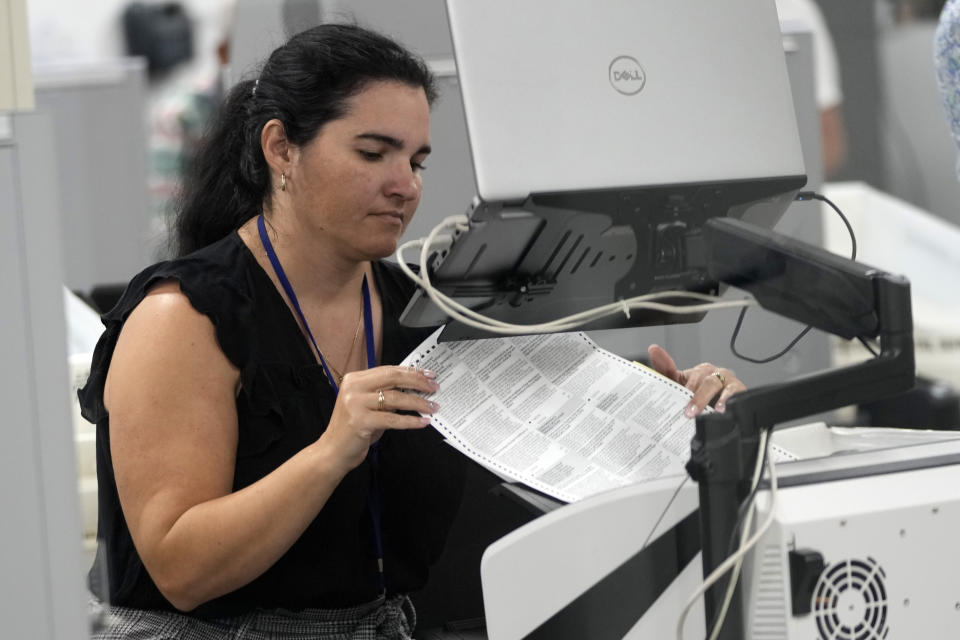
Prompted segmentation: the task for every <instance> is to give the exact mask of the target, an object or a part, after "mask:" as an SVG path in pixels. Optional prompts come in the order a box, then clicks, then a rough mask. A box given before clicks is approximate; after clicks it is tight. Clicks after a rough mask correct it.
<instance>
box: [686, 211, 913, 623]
mask: <svg viewBox="0 0 960 640" xmlns="http://www.w3.org/2000/svg"><path fill="white" fill-rule="evenodd" d="M704 233H705V241H706V245H707V247H708V271H709V272H710V273H711V275H712V276H713V277H715V278H716V279H718V280H719V281H721V282H726V283H728V284H732V285H734V286H737V287H739V288H741V289H744V290H746V291H749V292H751V293H753V294H754V296H755V297H756V298H757V300H758V301H759V302H760V304H761V306H763V307H764V308H766V309H768V310H770V311H773V312H775V313H778V314H780V315H784V316H786V317H790V318H793V319H796V320H799V321H801V322H805V323H808V324H812V325H813V326H815V327H817V328H820V329H822V330H824V331H827V332H829V333H833V334H835V335H838V336H842V337H845V338H848V339H849V338H871V339H873V338H878V339H879V344H880V353H879V355H878V356H877V357H876V358H873V359H871V360H867V361H865V362H861V363H858V364H854V365H850V366H845V367H841V368H837V369H833V370H828V371H823V372H818V373H814V374H809V375H806V376H803V377H800V378H796V379H793V380H790V381H786V382H782V383H777V384H771V385H766V386H763V387H759V388H755V389H751V390H748V391H745V392H743V393H741V394H738V395H737V396H735V397H733V398H731V399H730V401H729V402H728V403H727V409H726V411H725V413H722V414H721V413H711V414H709V415H701V416H700V417H698V418H697V421H696V435H695V436H694V439H693V441H692V443H691V459H690V462H689V463H688V467H687V468H688V471H689V472H690V475H691V476H692V477H693V478H694V480H696V481H697V482H698V483H699V493H700V529H701V540H702V544H703V571H704V576H707V575H709V574H710V573H711V572H712V571H713V570H714V569H715V568H716V567H717V566H718V565H719V564H720V563H722V562H723V560H724V559H725V557H726V555H727V546H728V543H729V540H730V536H731V535H733V532H734V528H735V526H736V521H737V513H738V508H739V505H740V502H741V501H742V500H743V499H744V497H745V496H746V493H747V491H748V490H749V487H748V484H749V479H750V475H751V470H752V467H753V464H754V462H755V460H756V456H757V455H760V454H761V452H759V451H758V446H759V437H760V433H761V432H762V431H763V430H769V429H772V428H773V427H774V426H775V425H776V424H779V423H782V422H784V421H787V420H792V419H795V418H801V417H803V416H807V415H811V414H814V413H818V412H822V411H828V410H832V409H836V408H839V407H843V406H847V405H851V404H856V403H860V402H864V401H868V400H874V399H877V398H881V397H885V396H888V395H891V394H895V393H898V392H902V391H906V390H908V389H910V388H911V387H912V386H913V384H914V374H915V369H914V354H913V323H912V317H911V309H910V285H909V283H908V282H907V281H906V280H905V279H904V278H902V277H899V276H893V275H890V274H887V273H883V272H881V271H878V270H875V269H871V268H869V267H866V266H864V265H861V264H858V263H856V262H853V261H852V260H845V259H842V258H839V257H837V256H835V255H833V254H830V253H828V252H826V251H823V250H822V249H819V248H817V247H813V246H810V245H806V244H804V243H802V242H799V241H796V240H793V239H791V238H787V237H786V236H782V235H780V234H777V233H774V232H771V231H767V230H764V229H760V228H757V227H754V226H752V225H748V224H745V223H742V222H740V221H737V220H732V219H728V218H718V219H714V220H710V221H708V222H707V224H706V225H705V227H704ZM726 587H727V580H726V579H722V580H720V581H718V582H717V583H716V584H715V585H714V586H713V587H712V588H711V589H710V591H708V592H707V594H706V615H707V620H708V621H711V620H712V619H713V618H714V616H715V614H716V612H717V610H718V609H719V608H720V606H721V603H722V600H723V596H724V593H725V591H726ZM740 604H741V594H740V593H739V587H738V591H737V592H736V593H735V595H734V598H733V600H732V602H731V609H730V611H729V612H728V614H727V616H726V619H725V622H724V625H723V628H722V630H721V633H720V636H719V637H720V638H724V639H732V638H744V637H745V636H744V629H743V618H742V609H741V606H740Z"/></svg>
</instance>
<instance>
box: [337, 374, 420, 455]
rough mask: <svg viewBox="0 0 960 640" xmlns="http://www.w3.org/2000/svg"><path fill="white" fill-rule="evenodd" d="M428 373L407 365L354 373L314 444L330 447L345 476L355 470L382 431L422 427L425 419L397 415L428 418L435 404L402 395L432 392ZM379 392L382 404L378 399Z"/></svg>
mask: <svg viewBox="0 0 960 640" xmlns="http://www.w3.org/2000/svg"><path fill="white" fill-rule="evenodd" d="M435 377H436V375H435V374H434V373H433V372H432V371H427V370H424V369H414V368H410V367H399V366H382V367H375V368H373V369H367V370H365V371H353V372H351V373H348V374H347V375H345V376H344V377H343V381H342V382H341V383H340V393H339V394H338V396H337V402H336V404H335V405H334V407H333V415H332V416H331V417H330V423H329V424H328V425H327V429H326V431H324V433H323V435H321V436H320V439H319V440H318V444H319V443H326V444H328V445H329V446H330V453H331V455H332V456H333V459H334V460H337V461H339V463H340V464H342V465H343V471H344V473H346V472H347V471H349V470H350V469H353V468H354V467H356V466H358V465H359V464H360V463H361V462H363V459H364V458H365V457H366V455H367V450H368V449H370V446H371V445H372V444H373V443H375V442H376V441H377V440H379V439H380V436H381V435H382V434H383V431H384V429H422V428H423V427H425V426H427V425H428V424H430V418H428V417H420V416H410V415H403V414H400V413H397V411H416V412H418V413H423V414H428V415H430V414H433V413H435V412H436V411H437V408H438V406H437V404H436V403H435V402H431V401H430V400H428V399H427V398H424V397H421V396H420V395H417V394H415V393H407V391H419V392H422V393H425V394H428V395H429V394H431V393H433V392H434V391H436V390H437V389H439V386H438V385H437V383H436V380H435V379H434V378H435ZM381 393H382V398H383V400H382V401H381Z"/></svg>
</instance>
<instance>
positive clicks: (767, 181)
mask: <svg viewBox="0 0 960 640" xmlns="http://www.w3.org/2000/svg"><path fill="white" fill-rule="evenodd" d="M447 10H448V15H449V20H450V28H451V34H452V37H453V43H454V54H455V58H456V64H457V70H458V75H459V81H460V86H461V93H462V97H463V103H464V112H465V116H466V122H467V129H468V133H469V139H470V147H471V155H472V158H473V164H474V169H475V177H476V181H477V199H476V200H475V202H474V203H473V205H471V207H470V210H469V216H470V230H469V232H467V233H462V234H458V235H457V237H456V239H455V242H454V243H453V244H452V246H451V247H449V249H447V250H444V251H441V252H438V255H437V256H436V260H435V262H434V263H433V265H432V266H433V269H432V273H431V276H432V277H431V279H432V281H433V282H434V283H435V284H436V285H437V286H438V288H440V289H441V290H442V291H444V292H445V293H447V294H448V295H451V296H452V297H454V298H455V299H458V301H461V302H463V303H464V304H466V305H467V306H470V307H471V308H476V309H477V310H480V311H482V312H483V313H485V314H487V315H490V316H492V317H495V318H498V319H502V320H508V321H512V322H519V323H533V322H539V321H544V320H551V319H555V318H557V317H560V316H563V315H567V314H570V313H574V312H576V311H581V310H584V309H587V308H591V307H593V306H596V305H598V304H602V303H608V302H611V301H614V300H617V299H622V298H629V297H631V296H635V295H639V294H642V293H647V292H652V291H660V290H670V289H678V288H682V289H694V290H699V291H706V292H716V291H718V290H719V285H717V283H716V282H711V281H710V280H709V278H708V277H707V276H706V272H705V269H704V268H703V267H704V264H703V253H704V252H703V247H702V236H701V234H700V229H701V227H702V225H703V223H704V221H705V220H706V219H708V218H710V217H714V216H724V215H732V216H736V217H742V218H744V219H747V220H748V221H751V222H755V223H758V224H760V225H762V226H766V227H769V226H772V225H773V223H775V222H776V220H777V219H778V218H779V216H780V214H781V213H782V212H783V210H784V209H785V208H786V206H787V204H789V202H790V200H791V199H792V196H793V193H794V192H795V191H796V190H797V189H799V188H800V187H801V186H803V184H804V183H805V181H806V177H805V175H804V165H803V157H802V152H801V148H800V141H799V136H798V133H797V124H796V116H795V114H794V111H793V102H792V97H791V94H790V87H789V81H788V77H787V71H786V64H785V59H784V52H783V46H782V41H781V34H780V27H779V22H778V19H777V13H776V8H775V6H774V4H773V3H772V2H767V1H765V0H730V1H728V2H723V3H717V2H712V1H710V0H689V1H687V2H683V3H665V2H653V1H637V0H616V1H613V0H610V1H608V2H603V3H600V4H587V3H585V2H582V1H576V0H551V1H549V2H548V1H542V2H534V1H528V2H523V3H514V2H510V1H509V0H491V1H489V2H483V3H477V2H471V1H470V0H447ZM699 317H701V316H699V315H695V314H689V315H684V316H679V317H674V316H669V317H668V316H664V315H663V314H652V313H636V314H632V317H631V318H630V319H629V320H628V319H627V318H626V317H622V318H619V319H613V320H609V321H605V322H604V323H599V324H593V325H590V326H589V327H588V328H591V329H597V328H611V327H613V326H624V325H625V324H629V325H641V324H663V323H666V322H675V321H691V320H696V319H698V318H699ZM445 319H446V316H445V314H443V313H442V312H440V311H439V310H438V309H436V307H434V306H433V304H432V303H431V302H430V301H429V300H428V299H427V298H426V297H425V296H423V295H417V296H415V297H414V299H413V300H412V301H411V303H410V305H409V306H408V308H407V310H406V312H405V314H404V317H403V321H404V322H405V323H406V324H409V325H429V324H437V323H439V322H443V321H444V320H445ZM479 335H484V334H483V333H482V332H478V331H477V330H474V329H468V328H466V327H463V326H461V325H459V324H458V323H451V325H449V326H448V329H447V331H446V333H445V339H453V338H454V337H474V336H479Z"/></svg>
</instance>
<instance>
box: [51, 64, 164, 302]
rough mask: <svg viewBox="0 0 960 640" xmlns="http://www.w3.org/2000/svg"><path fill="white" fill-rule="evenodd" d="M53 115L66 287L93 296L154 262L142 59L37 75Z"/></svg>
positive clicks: (54, 186)
mask: <svg viewBox="0 0 960 640" xmlns="http://www.w3.org/2000/svg"><path fill="white" fill-rule="evenodd" d="M35 82H36V89H37V109H38V110H39V111H42V112H45V113H49V114H50V115H51V117H52V118H51V122H52V126H53V134H54V137H53V142H54V148H55V152H54V154H52V156H51V164H52V165H53V166H55V167H56V168H57V173H58V175H59V180H58V182H52V181H51V182H49V183H48V188H49V189H50V190H51V191H54V192H56V193H57V194H58V197H59V199H60V200H59V204H58V206H59V209H60V210H61V211H62V218H61V223H60V225H59V226H60V230H61V231H60V232H61V243H62V246H63V265H64V272H63V276H62V277H63V281H64V283H65V284H66V285H67V286H68V287H69V288H70V289H73V290H79V291H83V292H89V291H90V289H91V288H92V287H93V286H94V285H97V284H115V283H123V282H126V281H127V280H129V279H130V278H131V277H132V276H133V275H134V274H136V273H137V272H138V271H140V270H141V269H142V268H144V267H145V266H147V265H148V264H149V263H150V262H152V261H153V258H154V255H155V253H156V250H157V248H158V246H159V245H160V244H161V242H162V237H161V236H156V237H155V236H154V235H153V233H154V228H153V227H152V225H151V222H152V216H151V212H150V210H149V201H148V191H147V119H146V113H147V109H146V71H145V67H144V63H143V61H142V60H140V59H126V60H116V61H105V62H102V63H97V64H82V65H76V66H70V67H66V68H63V67H58V68H51V67H42V68H38V69H37V70H36V71H35Z"/></svg>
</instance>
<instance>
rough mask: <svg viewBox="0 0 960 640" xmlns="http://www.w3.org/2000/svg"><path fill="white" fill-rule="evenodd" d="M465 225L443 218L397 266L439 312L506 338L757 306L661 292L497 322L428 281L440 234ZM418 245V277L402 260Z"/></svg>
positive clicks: (411, 244)
mask: <svg viewBox="0 0 960 640" xmlns="http://www.w3.org/2000/svg"><path fill="white" fill-rule="evenodd" d="M466 223H467V218H466V217H465V216H452V217H449V218H446V219H444V220H443V221H442V222H441V223H440V224H438V225H437V226H436V227H434V228H433V230H432V231H431V232H430V234H429V235H428V236H427V238H426V239H419V240H412V241H410V242H406V243H404V244H403V245H401V246H400V247H399V248H398V249H397V263H398V264H399V266H400V268H401V269H402V270H403V271H404V273H405V274H406V275H407V277H409V278H410V279H411V280H413V281H414V282H415V283H416V284H417V285H419V286H420V287H421V288H422V289H423V290H424V292H425V293H426V294H427V295H428V296H429V297H430V299H431V300H432V301H433V302H434V304H436V305H437V307H438V308H439V309H440V310H442V311H443V312H444V313H446V314H447V315H448V316H450V317H451V318H453V319H454V320H457V321H459V322H461V323H463V324H465V325H467V326H470V327H473V328H475V329H480V330H482V331H488V332H491V333H500V334H506V335H521V334H527V333H552V332H558V331H571V330H573V329H575V328H577V327H579V326H581V325H583V324H586V323H587V322H591V321H593V320H597V319H600V318H603V317H605V316H609V315H614V314H617V313H624V314H625V315H626V316H627V317H628V318H629V317H630V310H631V309H651V310H654V311H661V312H664V313H675V314H685V313H700V312H706V311H710V310H712V309H724V308H731V307H745V306H753V305H755V304H756V301H754V300H752V299H744V300H719V299H718V298H717V297H716V296H710V295H706V294H702V293H696V292H692V291H660V292H657V293H651V294H646V295H642V296H636V297H633V298H628V299H626V300H618V301H616V302H611V303H609V304H606V305H601V306H599V307H596V308H594V309H590V310H587V311H582V312H579V313H575V314H572V315H569V316H566V317H564V318H559V319H557V320H552V321H550V322H544V323H540V324H528V325H520V324H513V323H509V322H504V321H501V320H496V319H494V318H488V317H486V316H484V315H483V314H480V313H477V312H476V311H474V310H472V309H470V308H468V307H466V306H464V305H462V304H460V303H458V302H457V301H455V300H453V299H452V298H450V297H449V296H447V295H445V294H444V293H443V292H442V291H440V290H438V289H436V288H435V287H434V286H433V284H432V283H431V282H430V279H429V268H428V264H427V260H428V259H429V257H430V251H431V249H433V248H434V247H435V245H436V244H437V241H438V236H439V234H440V232H441V231H442V230H444V229H446V228H449V227H451V226H457V227H460V228H461V229H464V227H465V225H466ZM447 242H448V240H447V239H445V240H444V241H443V243H444V244H447ZM415 246H419V247H420V274H419V275H418V274H416V273H414V272H413V271H412V270H411V269H410V267H409V266H407V263H406V261H405V260H404V258H403V252H404V251H405V250H408V249H411V248H413V247H415ZM663 298H687V299H692V300H699V301H701V302H704V304H695V305H673V304H667V303H660V302H655V300H659V299H663Z"/></svg>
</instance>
